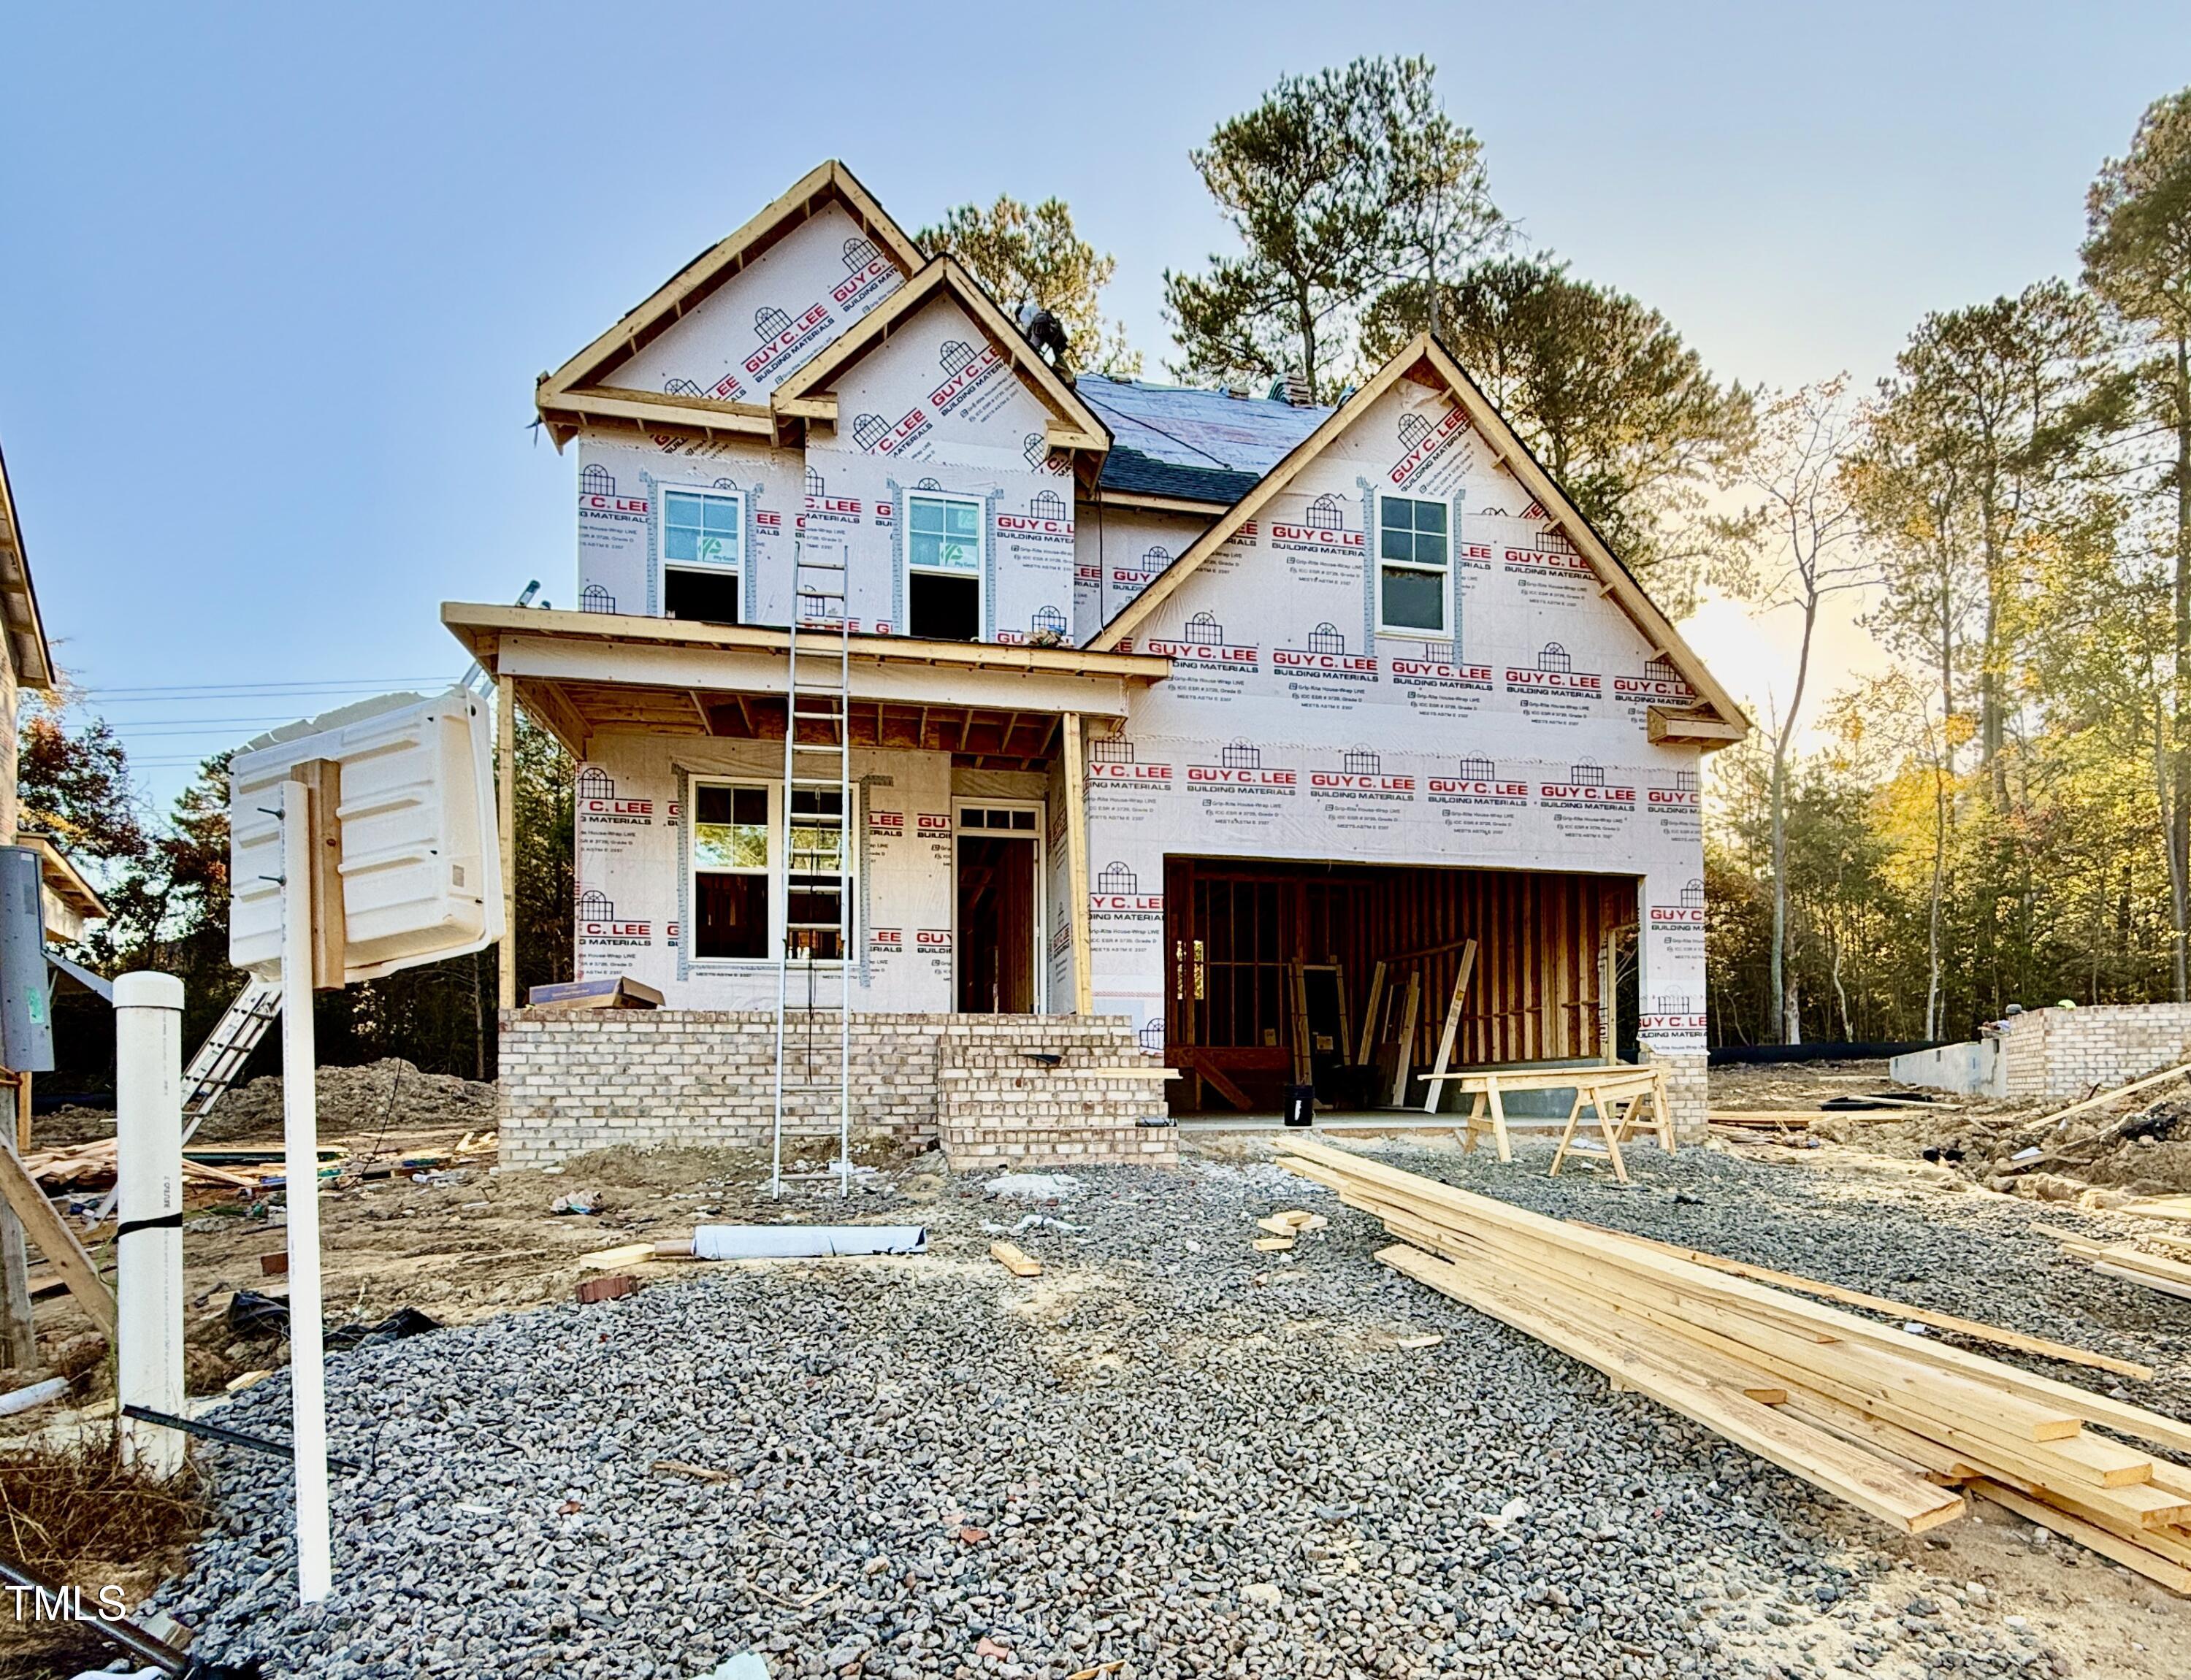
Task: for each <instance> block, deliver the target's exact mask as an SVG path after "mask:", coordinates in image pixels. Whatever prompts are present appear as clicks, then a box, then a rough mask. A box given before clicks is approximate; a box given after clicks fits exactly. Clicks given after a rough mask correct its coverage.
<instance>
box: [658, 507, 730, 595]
mask: <svg viewBox="0 0 2191 1680" xmlns="http://www.w3.org/2000/svg"><path fill="white" fill-rule="evenodd" d="M741 501H742V498H741V497H737V496H736V495H733V494H729V493H726V492H724V491H698V490H665V491H663V495H662V607H663V611H664V612H666V613H668V614H669V616H670V617H672V618H691V619H698V620H700V621H703V622H705V623H709V624H736V623H737V621H738V583H739V580H740V578H741V576H743V571H744V565H743V536H742V534H741V525H742V523H743V519H742V516H743V513H744V511H745V510H744V508H743V507H742V506H741V505H740V504H741Z"/></svg>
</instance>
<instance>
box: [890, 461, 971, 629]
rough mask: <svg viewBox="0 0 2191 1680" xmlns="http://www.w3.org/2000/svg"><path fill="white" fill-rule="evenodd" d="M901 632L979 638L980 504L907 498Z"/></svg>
mask: <svg viewBox="0 0 2191 1680" xmlns="http://www.w3.org/2000/svg"><path fill="white" fill-rule="evenodd" d="M905 604H906V629H907V631H908V633H910V634H912V635H915V636H921V637H926V638H929V639H932V640H936V641H942V642H972V641H978V640H980V639H981V635H982V504H981V503H980V502H977V501H976V500H974V499H973V498H972V497H965V496H924V495H920V494H918V493H916V494H913V495H910V496H908V497H906V581H905Z"/></svg>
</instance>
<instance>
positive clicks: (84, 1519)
mask: <svg viewBox="0 0 2191 1680" xmlns="http://www.w3.org/2000/svg"><path fill="white" fill-rule="evenodd" d="M206 1514H207V1513H206V1507H205V1503H204V1500H203V1498H202V1490H201V1489H200V1486H199V1483H198V1477H197V1473H196V1471H195V1470H194V1469H192V1468H191V1467H190V1466H189V1464H188V1463H187V1462H185V1466H184V1467H183V1469H182V1471H181V1472H180V1473H178V1474H177V1475H175V1476H174V1477H171V1478H168V1479H165V1480H162V1479H160V1478H158V1477H155V1476H149V1475H146V1474H145V1473H144V1472H142V1471H141V1470H139V1469H138V1468H136V1467H134V1465H131V1464H129V1463H128V1462H127V1461H125V1460H124V1459H123V1457H122V1436H121V1432H120V1430H118V1429H111V1430H108V1431H106V1432H105V1433H100V1434H95V1435H89V1436H87V1437H85V1438H84V1439H83V1440H81V1441H79V1442H77V1444H74V1445H72V1446H68V1447H51V1446H32V1447H14V1448H10V1449H9V1450H5V1451H0V1548H5V1550H6V1552H7V1553H8V1555H9V1557H10V1558H14V1560H15V1561H16V1562H17V1563H19V1564H22V1565H23V1567H25V1568H26V1569H30V1570H31V1571H32V1572H33V1573H35V1574H37V1575H44V1576H46V1577H47V1578H48V1579H49V1580H52V1581H56V1582H64V1581H75V1582H77V1583H78V1584H83V1585H91V1584H103V1583H104V1581H105V1580H108V1579H112V1578H114V1577H115V1576H116V1575H121V1574H123V1573H128V1574H131V1575H135V1574H139V1573H140V1572H142V1571H144V1570H145V1569H148V1568H150V1569H154V1570H156V1571H157V1570H158V1569H159V1567H160V1565H162V1564H165V1563H167V1562H168V1561H170V1560H171V1559H172V1558H174V1555H175V1554H176V1553H178V1552H180V1551H181V1550H182V1548H183V1547H186V1546H188V1545H189V1544H190V1542H191V1541H193V1540H195V1539H196V1537H197V1535H198V1531H199V1530H201V1529H202V1528H203V1527H204V1526H205V1522H206ZM87 1572H89V1573H87ZM89 1575H99V1576H100V1581H99V1582H98V1583H94V1582H92V1581H90V1579H89Z"/></svg>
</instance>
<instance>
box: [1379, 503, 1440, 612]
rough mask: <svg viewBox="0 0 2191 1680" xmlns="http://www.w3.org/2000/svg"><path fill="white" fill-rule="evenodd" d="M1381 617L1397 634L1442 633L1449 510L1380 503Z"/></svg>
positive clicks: (1427, 504) (1429, 504) (1438, 506)
mask: <svg viewBox="0 0 2191 1680" xmlns="http://www.w3.org/2000/svg"><path fill="white" fill-rule="evenodd" d="M1377 525H1378V533H1377V564H1378V579H1377V617H1378V623H1379V625H1380V627H1381V628H1382V629H1383V630H1385V631H1386V632H1389V633H1393V634H1397V635H1420V634H1422V633H1425V632H1428V633H1431V634H1432V635H1443V634H1444V633H1445V632H1446V629H1447V625H1446V581H1447V577H1448V559H1449V558H1450V555H1451V552H1452V551H1451V549H1450V548H1449V546H1448V542H1447V540H1446V506H1445V503H1444V502H1419V501H1416V500H1414V498H1413V497H1405V496H1387V497H1384V498H1383V499H1381V500H1380V502H1378V504H1377Z"/></svg>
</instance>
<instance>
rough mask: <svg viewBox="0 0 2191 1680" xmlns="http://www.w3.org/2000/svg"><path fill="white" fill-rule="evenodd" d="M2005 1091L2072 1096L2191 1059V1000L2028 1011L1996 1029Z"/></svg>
mask: <svg viewBox="0 0 2191 1680" xmlns="http://www.w3.org/2000/svg"><path fill="white" fill-rule="evenodd" d="M2000 1053H2001V1056H2002V1059H2003V1061H2004V1064H2005V1067H2006V1073H2005V1076H2004V1083H2003V1087H2002V1088H2003V1092H2004V1094H2005V1095H2007V1096H2010V1097H2028V1098H2057V1097H2063V1098H2077V1097H2082V1096H2083V1095H2085V1093H2086V1092H2088V1091H2090V1090H2091V1088H2092V1087H2094V1086H2096V1085H2117V1084H2120V1083H2121V1082H2122V1081H2124V1080H2126V1079H2136V1078H2137V1077H2138V1076H2140V1075H2142V1074H2148V1073H2157V1072H2159V1071H2160V1070H2161V1069H2163V1068H2170V1067H2174V1066H2176V1065H2177V1064H2179V1063H2182V1062H2185V1061H2191V1003H2102V1004H2095V1005H2093V1006H2092V1007H2090V1008H2082V1009H2027V1010H2025V1011H2024V1012H2023V1013H2022V1014H2020V1015H2012V1016H2010V1017H2009V1018H2008V1019H2007V1021H2006V1023H2005V1024H2003V1026H2002V1028H2001V1030H2000Z"/></svg>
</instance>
